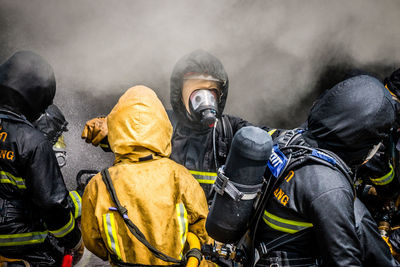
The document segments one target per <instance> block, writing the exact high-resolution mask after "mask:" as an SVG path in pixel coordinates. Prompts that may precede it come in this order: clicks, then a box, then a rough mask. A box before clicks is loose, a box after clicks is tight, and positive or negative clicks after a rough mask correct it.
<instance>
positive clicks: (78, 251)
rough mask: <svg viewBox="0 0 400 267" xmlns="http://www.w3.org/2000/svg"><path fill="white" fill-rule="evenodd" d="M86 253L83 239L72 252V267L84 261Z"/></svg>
mask: <svg viewBox="0 0 400 267" xmlns="http://www.w3.org/2000/svg"><path fill="white" fill-rule="evenodd" d="M84 251H85V246H84V245H83V241H82V238H81V240H80V241H79V243H78V244H77V245H76V246H75V248H73V249H72V250H71V252H72V259H73V260H72V265H76V264H77V263H78V262H79V261H80V260H81V259H82V256H83V253H84Z"/></svg>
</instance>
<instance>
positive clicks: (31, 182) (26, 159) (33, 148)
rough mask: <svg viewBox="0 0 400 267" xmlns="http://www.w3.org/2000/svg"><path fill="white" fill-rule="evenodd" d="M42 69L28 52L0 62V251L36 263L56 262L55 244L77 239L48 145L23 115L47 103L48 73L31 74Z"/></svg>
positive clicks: (51, 92) (35, 114) (39, 61)
mask: <svg viewBox="0 0 400 267" xmlns="http://www.w3.org/2000/svg"><path fill="white" fill-rule="evenodd" d="M48 67H49V66H47V63H45V62H44V61H43V59H41V58H40V57H39V56H37V55H35V54H33V53H30V52H20V53H17V54H15V55H14V56H13V57H11V58H10V59H9V60H8V61H7V62H6V63H4V64H3V65H1V66H0V85H1V87H0V98H1V100H0V102H1V103H0V137H1V138H0V255H2V256H5V257H9V258H18V259H21V258H22V259H25V260H27V261H28V262H30V263H32V264H34V265H40V266H47V265H48V266H53V265H54V264H56V262H58V261H60V260H61V257H62V251H59V248H60V247H66V248H73V247H75V246H76V245H77V244H78V242H79V240H80V238H81V235H80V231H79V228H78V227H77V225H76V224H75V218H74V217H73V215H72V213H71V212H70V208H69V206H68V200H67V197H68V191H67V189H66V186H65V183H64V180H63V177H62V174H61V171H60V168H59V166H58V164H57V159H56V157H55V154H54V152H53V149H52V145H51V144H50V142H49V141H48V139H47V138H46V137H45V136H44V134H43V133H42V132H40V131H39V130H37V129H35V128H34V127H33V126H32V124H31V123H30V122H29V121H28V120H27V119H26V118H25V116H28V115H29V117H31V118H37V117H38V115H39V114H40V112H41V111H42V110H44V109H45V108H46V105H48V103H51V100H52V98H53V96H54V90H55V83H54V80H53V79H54V75H52V71H49V72H42V73H40V74H38V73H37V72H36V71H37V70H40V69H43V68H46V69H47V68H48ZM19 69H23V71H20V72H18V70H19ZM36 74H37V75H39V76H40V79H34V78H35V75H36ZM32 79H33V81H32ZM41 81H42V82H41ZM33 85H34V86H33ZM29 86H32V87H34V88H33V89H32V88H30V89H29ZM27 88H28V89H29V90H27ZM30 94H41V97H40V98H41V99H42V100H43V101H40V99H38V97H37V96H32V98H29V95H30ZM21 95H22V96H23V98H20V96H21ZM46 96H47V97H46ZM31 100H32V101H39V102H31ZM10 103H11V104H12V105H11V104H10ZM20 103H25V104H26V103H30V104H29V105H28V104H26V105H25V106H20V105H18V104H20ZM26 107H28V109H27V108H26ZM27 110H29V114H25V112H26V111H27Z"/></svg>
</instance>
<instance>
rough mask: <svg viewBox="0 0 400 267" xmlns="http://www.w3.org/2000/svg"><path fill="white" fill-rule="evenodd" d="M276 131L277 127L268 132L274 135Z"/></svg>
mask: <svg viewBox="0 0 400 267" xmlns="http://www.w3.org/2000/svg"><path fill="white" fill-rule="evenodd" d="M274 132H276V129H272V130H269V131H268V134H269V135H273V134H274Z"/></svg>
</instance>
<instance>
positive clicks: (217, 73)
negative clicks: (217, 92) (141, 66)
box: [170, 50, 229, 128]
mask: <svg viewBox="0 0 400 267" xmlns="http://www.w3.org/2000/svg"><path fill="white" fill-rule="evenodd" d="M191 73H194V74H207V75H211V76H212V77H214V78H216V79H218V80H220V81H222V87H221V93H222V95H221V98H220V102H219V103H218V113H217V117H218V118H220V117H221V115H222V112H223V110H224V107H225V103H226V98H227V96H228V87H229V80H228V74H227V73H226V72H225V69H224V66H223V65H222V63H221V61H219V59H218V58H216V57H215V56H213V55H211V54H210V53H208V52H206V51H204V50H196V51H194V52H192V53H190V54H188V55H186V56H184V57H182V58H181V59H180V60H179V61H178V62H177V63H176V64H175V67H174V70H173V71H172V74H171V88H170V89H171V91H170V100H171V106H172V108H173V110H174V112H175V114H176V115H177V117H178V120H179V121H181V122H183V123H184V124H186V125H187V126H191V127H195V128H198V127H203V125H202V124H201V123H200V122H198V121H194V120H192V119H191V118H190V116H189V115H188V112H187V111H186V108H185V105H184V104H183V102H182V85H183V77H184V75H185V74H186V75H188V74H191Z"/></svg>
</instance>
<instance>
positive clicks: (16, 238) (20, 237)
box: [0, 231, 48, 247]
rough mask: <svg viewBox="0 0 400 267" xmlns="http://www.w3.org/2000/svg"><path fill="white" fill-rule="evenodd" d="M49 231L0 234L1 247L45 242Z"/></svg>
mask: <svg viewBox="0 0 400 267" xmlns="http://www.w3.org/2000/svg"><path fill="white" fill-rule="evenodd" d="M47 234H48V232H47V231H44V232H30V233H20V234H9V235H0V247H6V246H21V245H30V244H39V243H43V242H44V240H45V239H46V237H47Z"/></svg>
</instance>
